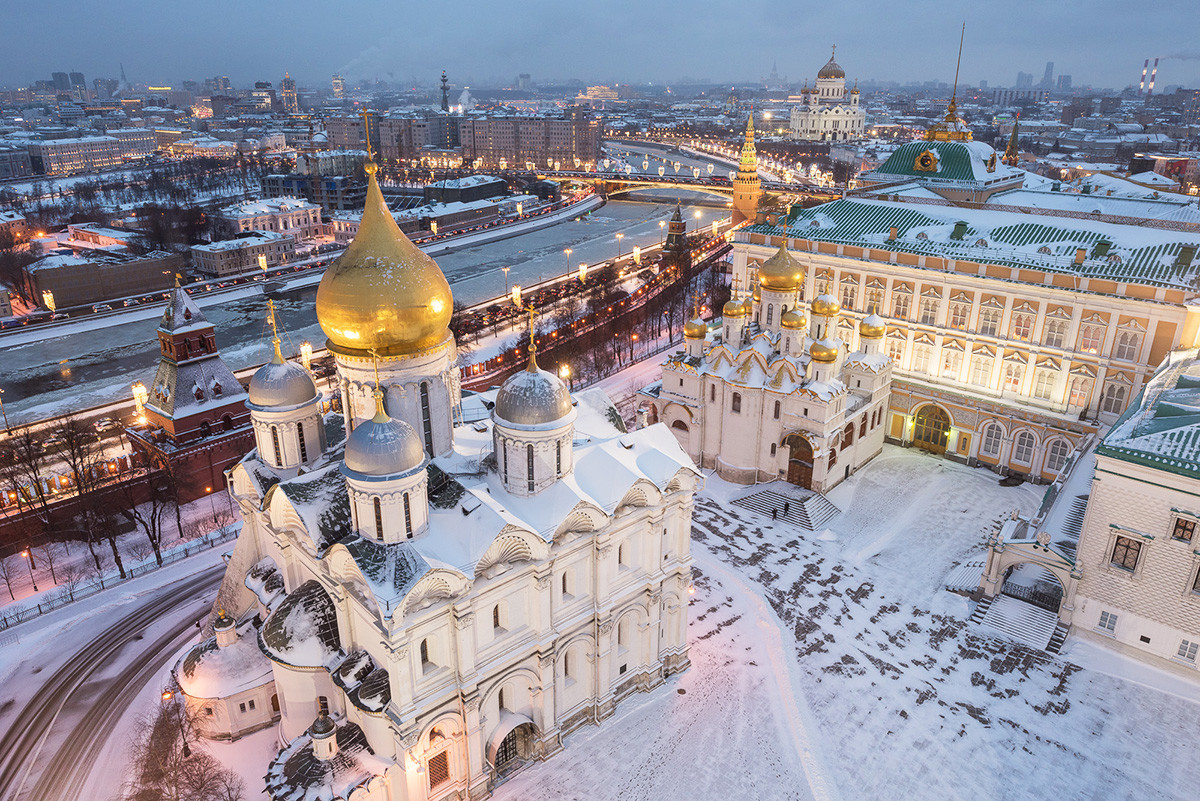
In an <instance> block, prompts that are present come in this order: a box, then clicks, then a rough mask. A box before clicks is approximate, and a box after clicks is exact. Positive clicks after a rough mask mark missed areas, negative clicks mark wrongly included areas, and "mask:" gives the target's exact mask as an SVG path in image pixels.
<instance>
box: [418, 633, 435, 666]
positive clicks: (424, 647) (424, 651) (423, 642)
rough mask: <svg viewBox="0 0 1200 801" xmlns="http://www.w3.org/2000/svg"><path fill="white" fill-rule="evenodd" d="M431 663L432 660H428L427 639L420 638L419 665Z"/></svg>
mask: <svg viewBox="0 0 1200 801" xmlns="http://www.w3.org/2000/svg"><path fill="white" fill-rule="evenodd" d="M432 664H433V662H431V661H430V660H429V639H428V638H426V639H424V640H421V666H422V667H427V666H430V665H432Z"/></svg>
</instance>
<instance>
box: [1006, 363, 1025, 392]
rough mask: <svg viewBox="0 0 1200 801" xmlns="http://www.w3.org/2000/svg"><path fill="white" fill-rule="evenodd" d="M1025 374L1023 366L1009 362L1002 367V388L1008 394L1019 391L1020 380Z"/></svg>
mask: <svg viewBox="0 0 1200 801" xmlns="http://www.w3.org/2000/svg"><path fill="white" fill-rule="evenodd" d="M1024 374H1025V368H1024V366H1023V365H1020V364H1014V363H1013V362H1009V363H1007V364H1005V365H1004V387H1003V389H1007V390H1008V391H1009V392H1020V391H1021V378H1022V377H1023V376H1024Z"/></svg>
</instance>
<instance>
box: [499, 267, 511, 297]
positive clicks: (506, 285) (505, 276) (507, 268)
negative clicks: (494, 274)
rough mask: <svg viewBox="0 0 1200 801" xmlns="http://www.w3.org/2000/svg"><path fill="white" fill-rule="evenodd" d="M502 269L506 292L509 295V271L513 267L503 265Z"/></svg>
mask: <svg viewBox="0 0 1200 801" xmlns="http://www.w3.org/2000/svg"><path fill="white" fill-rule="evenodd" d="M500 269H501V270H503V271H504V294H505V295H507V294H508V271H509V270H511V269H512V267H501V268H500Z"/></svg>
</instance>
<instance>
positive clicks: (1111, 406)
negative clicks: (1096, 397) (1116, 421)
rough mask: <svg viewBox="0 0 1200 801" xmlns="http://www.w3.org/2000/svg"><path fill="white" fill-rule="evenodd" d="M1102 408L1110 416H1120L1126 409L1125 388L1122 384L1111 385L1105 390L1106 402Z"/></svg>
mask: <svg viewBox="0 0 1200 801" xmlns="http://www.w3.org/2000/svg"><path fill="white" fill-rule="evenodd" d="M1100 408H1101V409H1102V410H1103V411H1105V412H1107V413H1108V414H1120V413H1121V410H1122V409H1124V408H1125V387H1124V386H1123V385H1121V384H1109V385H1108V386H1106V387H1105V388H1104V402H1103V403H1102V404H1101V405H1100Z"/></svg>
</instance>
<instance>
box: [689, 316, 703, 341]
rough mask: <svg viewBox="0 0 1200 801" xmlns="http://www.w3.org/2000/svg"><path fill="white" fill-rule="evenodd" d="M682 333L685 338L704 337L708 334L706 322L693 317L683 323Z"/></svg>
mask: <svg viewBox="0 0 1200 801" xmlns="http://www.w3.org/2000/svg"><path fill="white" fill-rule="evenodd" d="M683 335H684V337H686V338H687V339H704V338H705V337H706V336H708V324H707V323H705V322H704V321H703V320H701V319H700V318H699V317H696V318H693V319H692V320H689V321H688V322H686V323H685V324H684V326H683Z"/></svg>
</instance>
